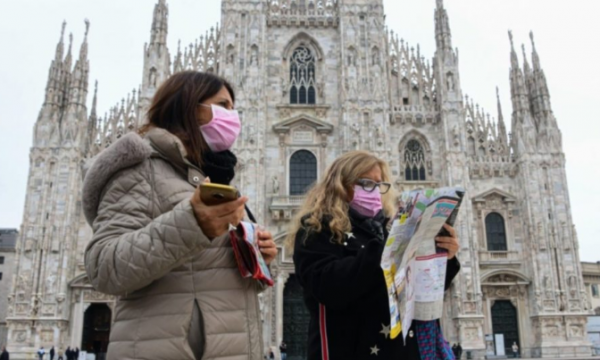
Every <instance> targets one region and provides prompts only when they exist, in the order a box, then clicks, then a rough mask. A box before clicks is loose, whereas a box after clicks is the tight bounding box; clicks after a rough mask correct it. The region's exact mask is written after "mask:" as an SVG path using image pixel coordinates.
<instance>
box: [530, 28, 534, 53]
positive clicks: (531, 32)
mask: <svg viewBox="0 0 600 360" xmlns="http://www.w3.org/2000/svg"><path fill="white" fill-rule="evenodd" d="M529 38H530V39H531V46H532V47H533V51H535V39H534V38H533V31H530V32H529Z"/></svg>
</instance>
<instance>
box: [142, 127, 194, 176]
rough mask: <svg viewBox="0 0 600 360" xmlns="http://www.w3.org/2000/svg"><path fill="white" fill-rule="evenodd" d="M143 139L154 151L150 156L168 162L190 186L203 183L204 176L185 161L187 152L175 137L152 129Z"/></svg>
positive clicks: (155, 128)
mask: <svg viewBox="0 0 600 360" xmlns="http://www.w3.org/2000/svg"><path fill="white" fill-rule="evenodd" d="M144 138H145V139H146V140H147V141H148V143H149V144H150V146H151V147H152V148H153V149H154V151H155V153H154V154H153V155H152V156H153V157H160V158H162V159H164V160H166V161H167V162H169V163H170V164H171V165H173V167H175V168H176V169H177V170H179V171H180V172H181V173H182V174H183V175H185V176H186V177H187V180H188V182H189V183H190V184H192V185H194V186H198V185H199V184H200V183H201V182H202V181H204V177H205V176H204V174H203V173H202V171H201V170H200V169H199V168H198V167H197V166H195V165H194V164H192V163H191V162H190V161H189V160H188V159H187V150H186V149H185V146H183V143H182V142H181V140H180V139H179V138H178V137H177V136H175V135H173V134H172V133H170V132H169V131H167V130H165V129H161V128H157V127H152V128H150V130H148V132H146V134H145V135H144Z"/></svg>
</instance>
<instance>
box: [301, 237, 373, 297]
mask: <svg viewBox="0 0 600 360" xmlns="http://www.w3.org/2000/svg"><path fill="white" fill-rule="evenodd" d="M305 235H306V231H305V230H304V229H302V228H301V229H300V230H299V231H298V233H297V234H296V241H295V246H294V264H295V267H296V276H299V279H300V283H301V284H302V286H303V287H304V291H305V292H308V293H309V294H311V295H312V296H313V297H314V298H315V299H316V300H317V301H318V302H319V303H321V304H323V305H325V306H327V307H331V308H333V309H344V308H347V307H348V305H350V304H351V303H352V302H354V301H356V300H358V299H360V298H362V297H364V296H365V295H367V294H368V293H370V292H371V291H372V290H373V289H374V288H376V287H377V286H376V285H377V284H379V281H383V270H382V269H381V266H380V262H381V255H382V253H383V244H381V243H379V241H377V240H373V241H370V242H369V243H367V245H366V246H365V247H364V248H363V249H361V250H360V251H359V252H358V254H357V255H356V256H343V253H342V249H340V246H341V245H338V244H334V243H332V242H331V241H330V238H331V233H330V232H328V231H327V230H325V229H323V231H322V232H321V233H319V234H312V235H310V236H309V237H308V238H307V239H305Z"/></svg>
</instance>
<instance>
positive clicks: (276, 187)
mask: <svg viewBox="0 0 600 360" xmlns="http://www.w3.org/2000/svg"><path fill="white" fill-rule="evenodd" d="M273 194H279V179H278V178H277V176H275V177H273Z"/></svg>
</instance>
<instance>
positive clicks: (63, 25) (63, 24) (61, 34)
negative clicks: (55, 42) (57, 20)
mask: <svg viewBox="0 0 600 360" xmlns="http://www.w3.org/2000/svg"><path fill="white" fill-rule="evenodd" d="M66 27H67V21H66V20H63V23H62V30H61V31H60V41H61V42H62V40H63V38H64V37H65V28H66Z"/></svg>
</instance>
